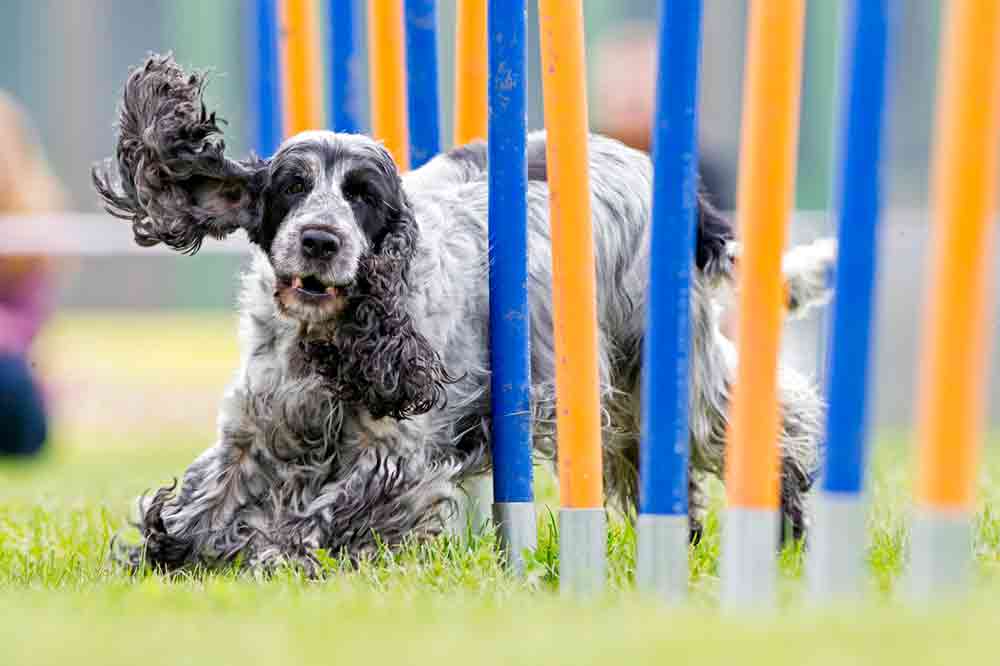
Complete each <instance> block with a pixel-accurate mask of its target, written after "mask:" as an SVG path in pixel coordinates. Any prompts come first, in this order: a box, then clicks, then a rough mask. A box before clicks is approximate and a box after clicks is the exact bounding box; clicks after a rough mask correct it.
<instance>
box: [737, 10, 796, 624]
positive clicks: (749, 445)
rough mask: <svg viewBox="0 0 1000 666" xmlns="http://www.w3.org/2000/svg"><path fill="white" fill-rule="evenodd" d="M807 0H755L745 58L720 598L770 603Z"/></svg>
mask: <svg viewBox="0 0 1000 666" xmlns="http://www.w3.org/2000/svg"><path fill="white" fill-rule="evenodd" d="M804 24H805V1H804V0H754V1H753V2H751V3H750V29H749V34H748V40H749V43H748V47H747V56H746V65H745V69H746V72H747V74H746V84H745V92H744V99H743V103H744V107H743V109H744V110H743V127H742V138H741V146H740V167H739V190H738V194H737V211H738V216H739V219H740V229H741V236H742V239H743V254H742V257H741V259H740V276H739V285H740V286H739V341H738V349H739V365H738V369H737V375H736V385H735V386H734V388H733V394H732V405H731V408H730V423H731V430H730V437H729V443H728V445H727V449H726V462H725V481H726V496H727V498H728V501H729V504H728V508H727V509H726V515H725V520H724V523H723V534H722V563H721V568H722V601H723V604H725V605H728V606H749V605H752V604H757V605H759V604H764V605H767V604H771V603H773V601H774V595H775V577H776V568H777V562H776V550H775V537H776V535H777V534H778V515H779V511H778V509H779V486H780V475H779V465H780V462H779V452H778V445H777V442H778V432H779V423H778V419H779V415H778V401H777V363H778V346H779V342H780V337H781V325H782V309H783V304H784V285H783V284H782V279H781V256H782V251H783V249H784V246H785V233H786V227H787V223H788V219H789V216H790V212H791V209H792V205H793V196H794V191H795V157H796V154H795V151H796V142H797V134H798V119H799V118H798V117H799V92H800V82H801V78H802V45H803V35H804V27H805V26H804Z"/></svg>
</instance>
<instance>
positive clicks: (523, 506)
mask: <svg viewBox="0 0 1000 666" xmlns="http://www.w3.org/2000/svg"><path fill="white" fill-rule="evenodd" d="M493 522H494V523H495V524H496V526H497V533H498V536H499V538H500V546H501V547H502V548H503V552H504V557H505V561H506V562H507V567H508V568H509V569H510V570H512V571H514V572H515V573H516V574H518V575H519V576H520V575H524V566H525V559H524V553H525V550H530V551H534V550H535V549H536V548H538V526H537V524H536V522H535V504H534V502H497V503H495V504H494V505H493Z"/></svg>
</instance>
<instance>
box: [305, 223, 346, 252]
mask: <svg viewBox="0 0 1000 666" xmlns="http://www.w3.org/2000/svg"><path fill="white" fill-rule="evenodd" d="M339 249H340V238H338V237H337V235H336V234H333V233H330V232H329V231H323V230H322V229H306V230H305V231H303V232H302V254H303V255H304V256H306V257H308V258H310V259H329V258H330V257H332V256H333V255H335V254H337V250H339Z"/></svg>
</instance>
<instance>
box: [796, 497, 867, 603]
mask: <svg viewBox="0 0 1000 666" xmlns="http://www.w3.org/2000/svg"><path fill="white" fill-rule="evenodd" d="M814 502H815V503H814V514H813V515H814V516H815V522H814V526H813V528H812V530H811V531H810V539H809V540H810V543H809V550H808V560H807V561H806V572H807V574H808V578H809V592H810V594H811V596H812V598H813V599H814V600H815V601H819V602H831V601H851V600H857V599H860V598H861V596H862V595H863V594H864V580H865V571H866V563H865V562H866V561H865V551H866V549H867V548H868V531H867V530H866V529H865V527H866V524H867V503H866V502H865V501H864V500H862V498H861V496H860V495H858V494H853V493H852V494H847V493H828V492H821V493H818V494H817V495H816V498H815V500H814Z"/></svg>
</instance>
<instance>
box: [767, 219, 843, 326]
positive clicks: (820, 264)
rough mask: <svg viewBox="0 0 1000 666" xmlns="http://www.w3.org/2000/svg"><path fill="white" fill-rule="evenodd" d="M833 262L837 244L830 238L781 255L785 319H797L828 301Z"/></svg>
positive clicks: (794, 248) (831, 287)
mask: <svg viewBox="0 0 1000 666" xmlns="http://www.w3.org/2000/svg"><path fill="white" fill-rule="evenodd" d="M836 262H837V242H836V241H835V240H833V239H832V238H821V239H819V240H817V241H813V242H812V243H809V244H807V245H799V246H797V247H793V248H792V249H791V250H789V251H788V252H786V253H785V256H784V258H783V259H782V262H781V271H782V273H783V274H784V276H785V304H786V307H787V308H788V314H789V316H792V317H801V316H803V315H805V314H806V313H807V312H808V311H809V310H810V309H812V308H814V307H819V306H821V305H826V304H827V303H828V302H829V301H830V298H831V297H832V296H833V273H834V268H835V267H836Z"/></svg>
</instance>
